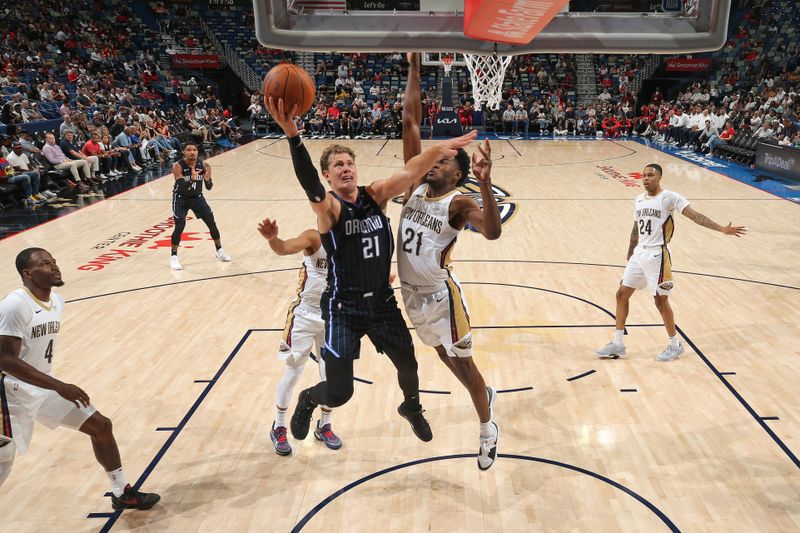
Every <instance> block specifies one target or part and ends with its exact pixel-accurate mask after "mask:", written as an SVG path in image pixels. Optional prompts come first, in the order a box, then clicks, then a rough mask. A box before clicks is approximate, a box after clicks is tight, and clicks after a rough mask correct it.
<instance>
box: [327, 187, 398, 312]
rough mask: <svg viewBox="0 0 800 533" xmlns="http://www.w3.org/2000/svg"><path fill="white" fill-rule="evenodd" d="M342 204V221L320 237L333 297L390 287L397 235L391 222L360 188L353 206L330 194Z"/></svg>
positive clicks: (365, 190) (362, 188)
mask: <svg viewBox="0 0 800 533" xmlns="http://www.w3.org/2000/svg"><path fill="white" fill-rule="evenodd" d="M331 194H332V195H333V197H334V198H336V199H337V200H338V201H339V202H340V203H341V204H342V210H341V213H340V214H339V220H338V221H337V222H336V225H335V226H334V227H332V228H331V230H330V231H329V232H328V233H323V234H321V237H322V245H323V246H324V247H325V251H326V252H327V254H328V287H329V289H330V296H331V297H332V298H337V297H342V296H347V295H348V294H363V293H366V292H372V291H376V290H387V289H388V288H389V270H390V268H391V262H392V255H393V254H394V236H393V235H392V228H391V225H390V223H389V219H388V218H387V217H386V215H385V214H384V213H383V211H382V210H381V208H380V206H378V204H377V203H375V200H373V199H372V197H371V196H370V195H369V193H368V192H367V189H366V187H363V186H361V187H359V188H358V197H357V198H356V201H355V202H354V203H350V202H348V201H346V200H344V199H342V198H340V197H339V196H338V195H336V193H331Z"/></svg>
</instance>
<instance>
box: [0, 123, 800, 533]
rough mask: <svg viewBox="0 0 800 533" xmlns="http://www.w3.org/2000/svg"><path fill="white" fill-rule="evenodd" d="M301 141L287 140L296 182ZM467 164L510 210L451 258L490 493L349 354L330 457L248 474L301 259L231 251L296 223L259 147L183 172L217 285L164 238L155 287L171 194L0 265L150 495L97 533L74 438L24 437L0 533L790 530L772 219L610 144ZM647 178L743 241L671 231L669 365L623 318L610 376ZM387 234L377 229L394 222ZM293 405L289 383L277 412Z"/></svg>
mask: <svg viewBox="0 0 800 533" xmlns="http://www.w3.org/2000/svg"><path fill="white" fill-rule="evenodd" d="M328 142H329V141H321V140H320V141H308V145H309V149H310V151H311V156H312V158H313V159H317V158H318V156H319V154H320V153H321V151H322V149H323V148H324V146H325V145H326V144H328ZM429 142H430V141H424V143H423V147H424V145H425V144H427V143H429ZM346 144H348V145H350V146H352V147H353V148H354V149H355V150H356V152H357V162H358V165H359V173H360V182H361V183H369V182H370V181H371V180H372V179H375V178H378V177H385V176H389V175H390V174H391V173H392V172H393V171H395V170H396V169H398V168H399V167H400V166H401V164H402V163H401V159H402V145H401V142H400V141H377V140H375V141H360V142H346ZM492 149H493V154H494V159H495V163H494V172H493V183H494V185H495V187H496V195H497V196H498V198H500V199H501V200H502V201H501V205H506V206H509V207H504V208H503V214H504V219H505V220H504V223H503V235H502V236H501V238H500V239H499V240H497V241H493V242H489V241H486V240H484V239H483V238H481V237H480V236H477V235H475V234H470V233H468V232H464V233H463V234H462V236H461V239H460V240H459V243H458V244H457V246H456V248H455V252H454V253H453V257H454V259H455V261H454V270H455V272H456V273H457V274H458V276H459V277H460V278H461V280H462V281H463V282H464V285H465V292H466V296H467V298H468V301H469V303H470V308H471V312H472V324H473V328H474V340H475V353H476V361H477V363H478V365H479V367H480V368H481V370H482V372H483V373H484V376H485V377H486V380H487V383H490V384H492V385H493V386H494V387H496V388H497V389H498V390H500V391H502V393H501V394H500V395H499V397H498V400H497V402H496V403H495V417H496V419H497V420H498V423H499V425H500V427H501V431H502V434H501V439H500V443H499V453H500V454H501V456H500V458H499V459H498V460H497V462H496V463H495V465H494V466H493V467H492V468H491V469H490V470H489V471H486V472H480V471H479V470H478V468H477V466H476V464H475V452H476V449H477V435H476V433H477V423H476V420H475V418H476V416H475V414H474V410H473V407H472V405H471V403H470V401H469V397H468V395H467V393H466V391H464V390H463V388H462V387H461V386H460V384H459V383H458V382H457V381H456V380H455V378H454V377H453V376H452V375H451V374H450V372H449V371H448V370H447V369H446V368H445V367H444V365H442V364H441V362H440V361H439V360H438V357H436V356H435V354H434V353H433V351H432V350H431V349H429V348H426V347H424V346H422V345H421V344H420V343H418V342H417V341H416V339H415V342H417V348H418V352H417V358H418V360H419V363H420V382H421V387H422V389H424V390H425V391H426V393H425V394H423V397H422V403H423V406H424V407H425V409H426V416H427V417H428V419H429V421H430V422H431V427H432V429H433V433H434V439H433V441H432V442H430V443H422V442H421V441H419V440H418V439H417V438H416V437H414V436H413V434H412V433H411V430H410V428H409V426H408V423H407V422H406V421H405V420H403V419H401V418H400V417H399V416H398V415H397V413H396V407H397V405H398V404H399V403H400V401H401V399H402V398H401V394H400V391H399V389H398V387H397V385H396V381H395V378H394V370H393V368H392V367H391V365H390V364H389V363H388V361H385V360H384V358H383V356H380V355H377V354H375V352H374V349H373V348H372V345H371V344H370V343H369V342H365V343H364V345H363V350H362V357H361V360H360V361H358V362H357V363H356V376H357V378H358V380H357V383H356V392H355V395H354V398H353V400H352V401H350V402H349V403H347V404H346V405H345V406H343V407H342V408H339V409H336V410H335V412H334V415H333V424H334V428H335V429H336V431H337V433H338V434H339V435H340V436H341V437H342V439H343V440H344V443H345V444H344V447H343V448H342V449H341V450H339V451H331V450H328V449H327V448H325V447H324V446H323V445H322V443H320V442H317V441H315V440H314V439H313V437H311V436H309V437H308V438H307V439H306V440H305V441H294V440H292V446H293V448H294V453H293V455H291V456H289V457H279V456H277V455H276V454H275V453H274V452H273V450H272V444H271V442H270V439H269V434H268V432H269V428H270V425H271V422H272V417H273V411H274V408H273V404H274V391H275V387H276V384H277V381H278V379H279V378H280V375H281V373H282V369H283V363H282V362H280V361H279V360H278V359H277V357H276V354H277V349H278V343H279V338H280V333H281V331H282V329H283V326H284V319H285V313H286V309H287V307H288V304H289V302H290V301H291V299H292V298H293V297H294V291H295V286H296V277H297V270H298V268H299V266H300V262H301V258H300V256H297V257H285V258H280V257H277V256H275V255H274V254H272V253H271V251H269V249H268V247H267V244H266V241H264V240H263V238H262V237H261V236H260V235H259V233H258V232H257V231H256V225H257V223H258V221H259V220H261V219H262V218H264V217H271V218H276V219H277V220H278V224H279V227H280V234H281V235H282V236H283V237H289V236H293V235H296V234H298V233H299V232H300V231H302V230H303V229H306V228H309V227H312V224H313V218H312V215H311V210H310V209H309V208H308V206H307V200H306V199H305V196H304V194H303V193H302V191H301V190H300V187H299V186H298V184H297V183H296V181H295V179H294V177H293V172H292V166H291V161H290V159H289V151H288V145H287V143H286V141H285V140H278V139H273V140H260V141H255V142H252V143H250V144H248V145H246V146H243V147H241V148H239V149H236V150H233V151H230V152H227V153H224V154H222V155H219V156H216V157H214V158H212V159H210V160H209V163H210V164H211V165H212V167H213V169H214V176H215V178H214V179H215V187H214V190H213V191H211V192H209V193H208V200H209V203H210V205H211V206H212V208H213V209H214V212H215V216H216V218H217V221H218V224H219V227H220V230H221V232H222V240H223V243H224V245H225V248H226V250H228V252H229V253H230V255H231V256H232V257H233V262H232V263H227V264H223V263H219V262H217V261H216V260H215V259H214V257H213V251H214V247H213V243H212V242H211V241H210V240H209V236H208V234H207V233H205V232H204V230H205V229H206V228H205V227H204V226H203V225H202V223H201V222H200V221H196V220H191V221H189V223H188V224H187V228H186V235H185V236H184V242H183V247H182V249H181V259H182V262H183V266H184V270H183V271H180V272H174V271H171V270H170V269H169V266H168V258H169V251H168V250H169V247H168V243H169V235H170V233H171V229H170V227H169V222H168V221H167V219H168V217H169V215H170V190H171V187H172V179H171V178H170V177H165V178H163V179H161V180H157V181H154V182H152V183H148V184H146V185H143V186H141V187H139V188H137V189H134V190H131V191H128V192H126V193H123V194H120V195H118V196H115V197H113V198H110V199H108V200H105V201H103V202H100V203H97V204H95V205H92V206H89V207H87V208H84V209H82V210H80V211H77V212H75V213H74V214H72V215H69V216H66V217H64V218H62V219H59V220H56V221H54V222H51V223H48V224H45V225H43V226H40V227H37V228H34V229H32V230H29V231H27V232H24V233H22V234H19V235H16V236H14V237H11V238H9V239H6V240H3V241H0V250H2V254H3V257H5V258H6V261H5V262H4V263H5V264H3V265H0V279H2V285H3V287H5V290H6V292H8V291H10V290H12V289H13V288H16V287H17V286H18V285H19V278H18V276H17V274H16V271H15V270H14V267H13V264H12V263H13V262H12V258H13V257H14V255H15V254H16V253H17V252H18V251H19V250H21V249H23V248H25V247H28V246H42V247H45V248H47V249H48V250H49V251H51V252H52V253H53V255H54V257H55V258H56V259H57V260H58V262H59V265H60V267H61V270H62V272H63V276H64V279H65V281H66V285H65V286H64V287H63V288H62V290H61V293H62V294H63V295H64V296H65V297H66V299H67V300H68V302H69V305H68V306H67V311H66V313H65V315H64V324H63V328H62V330H61V334H60V340H59V346H58V348H57V350H56V361H54V364H55V369H56V370H55V372H56V375H58V376H59V377H60V378H61V379H63V380H65V381H68V382H73V383H76V384H79V385H80V386H81V387H82V388H84V390H86V391H87V392H88V393H89V395H90V396H91V398H92V402H93V403H94V404H95V405H96V406H97V407H98V408H99V409H100V411H101V412H102V413H104V414H105V415H107V416H109V417H110V418H112V419H113V421H114V423H115V428H114V431H115V434H116V436H117V439H118V442H119V444H120V449H121V452H122V456H123V461H124V465H125V468H126V471H127V472H128V475H129V477H130V478H132V481H133V480H137V481H138V483H139V484H140V485H141V486H142V488H143V490H152V491H156V492H159V493H160V494H161V495H162V502H161V503H160V504H159V505H157V506H156V507H155V508H154V509H152V510H151V511H149V512H131V511H127V512H125V513H122V514H119V513H112V512H111V505H110V501H109V498H108V496H107V495H105V493H106V491H107V480H106V478H105V476H104V474H103V473H102V471H101V469H100V468H99V467H98V466H97V464H96V462H95V460H94V457H93V456H92V452H91V447H90V444H89V441H88V439H87V438H86V437H85V436H84V435H80V434H77V433H73V432H70V431H68V430H63V429H62V430H56V431H53V432H51V431H48V430H47V429H46V428H44V427H41V426H40V427H38V428H37V430H36V434H35V436H34V439H33V445H32V448H31V450H30V451H29V452H28V453H27V454H26V455H24V456H19V457H18V458H17V461H16V463H15V465H14V470H13V472H12V474H11V478H10V479H9V480H8V482H7V483H6V489H7V490H6V493H7V496H8V497H4V498H2V500H0V514H2V516H3V517H4V518H3V529H4V530H7V531H14V532H20V533H21V532H33V531H41V530H44V529H51V530H56V531H98V530H109V529H111V530H114V531H127V530H147V531H215V530H216V531H243V530H253V531H290V530H294V531H300V530H302V531H342V532H344V531H347V532H354V531H358V532H361V531H364V532H367V531H379V530H384V531H427V530H430V531H470V532H472V531H475V532H483V531H509V532H510V531H543V530H548V531H575V530H599V529H603V530H607V531H631V530H639V531H660V530H683V531H756V530H761V531H791V530H796V529H798V528H800V504H799V503H798V502H800V463H799V462H798V459H797V453H798V449H799V448H800V437H799V436H800V419H799V418H798V412H800V409H798V408H799V407H800V401H798V399H797V398H798V397H797V394H796V386H797V376H798V374H800V364H798V360H799V359H798V355H800V352H799V351H798V348H797V346H798V343H797V324H798V322H800V307H798V305H797V298H798V291H800V278H798V273H797V270H796V265H798V264H800V254H799V253H798V250H800V237H798V233H797V231H796V228H797V227H798V225H800V211H798V206H796V205H793V204H792V203H791V202H788V201H785V200H782V199H779V198H776V197H773V196H771V195H768V194H766V193H764V192H761V191H759V190H757V189H754V188H751V187H749V186H747V185H744V184H741V183H739V182H737V181H734V180H731V179H729V178H727V177H725V176H723V175H721V174H717V173H715V172H712V171H709V170H707V169H704V168H702V167H699V166H696V165H693V164H691V163H688V162H685V161H681V160H679V159H677V158H675V157H672V156H669V155H666V154H664V153H662V152H660V151H656V150H654V149H651V148H648V147H646V146H643V145H641V144H639V143H636V142H614V141H605V140H591V141H577V140H575V141H533V142H514V141H493V143H492ZM652 162H655V163H658V164H660V165H662V166H663V167H664V179H663V182H662V185H663V186H664V187H665V188H668V189H672V190H675V191H678V192H680V193H681V194H683V195H684V196H686V197H687V198H688V199H690V200H691V201H692V205H693V207H695V209H697V210H699V211H701V212H702V213H704V214H707V215H708V216H710V217H711V218H712V219H714V220H717V221H719V222H721V223H727V222H728V221H733V222H734V223H735V224H743V225H746V226H747V227H748V234H747V235H746V237H744V238H742V239H736V238H733V237H726V236H724V235H721V234H719V233H715V232H711V231H709V230H706V229H704V228H701V227H700V226H697V225H695V224H694V223H692V222H691V221H690V220H688V219H686V218H685V217H681V216H678V218H677V221H676V222H677V223H676V236H675V238H674V239H673V244H672V254H673V263H674V268H675V269H676V273H675V282H676V289H675V292H674V294H673V298H671V300H672V305H673V307H674V309H675V313H676V321H677V324H678V327H679V331H680V334H681V336H682V339H683V342H684V343H685V344H686V345H687V350H686V353H685V354H684V355H683V356H681V357H680V359H678V360H677V361H674V362H671V363H658V362H656V361H655V360H654V358H655V356H656V355H657V354H658V353H659V352H660V351H661V349H663V347H664V345H665V344H666V335H665V333H664V330H663V327H662V326H661V325H660V318H659V315H658V313H657V311H656V309H655V307H654V306H653V304H652V300H651V298H650V297H649V296H647V295H645V294H642V293H637V295H635V296H634V298H633V301H632V304H631V315H630V317H629V321H628V322H629V328H628V333H629V336H628V337H627V340H626V344H627V346H628V355H627V356H626V357H625V358H623V359H620V360H617V361H607V360H599V359H596V358H595V357H594V355H593V353H592V352H593V350H594V349H597V348H599V347H600V346H602V345H604V344H605V343H606V342H608V340H609V338H610V336H611V333H612V330H613V323H614V321H613V311H614V292H615V290H616V287H617V284H618V283H619V279H620V276H621V273H622V268H623V266H624V262H625V251H626V249H627V245H628V236H629V234H630V226H631V218H632V200H633V198H634V197H635V196H636V195H637V194H639V193H641V192H642V191H643V188H642V187H641V184H640V180H638V179H637V175H636V173H638V172H641V171H642V169H643V167H644V166H645V165H646V164H648V163H652ZM399 213H400V206H399V205H397V204H391V205H390V207H389V215H390V216H391V218H392V219H393V221H396V220H397V218H398V216H399ZM125 243H128V244H125ZM137 243H138V244H139V246H135V245H136V244H137ZM309 366H313V364H311V365H309ZM316 379H317V378H316V370H315V369H313V368H310V369H306V373H305V374H304V376H303V380H302V381H301V383H300V386H301V387H304V386H309V385H310V384H312V383H314V382H315V381H316ZM298 390H299V389H298Z"/></svg>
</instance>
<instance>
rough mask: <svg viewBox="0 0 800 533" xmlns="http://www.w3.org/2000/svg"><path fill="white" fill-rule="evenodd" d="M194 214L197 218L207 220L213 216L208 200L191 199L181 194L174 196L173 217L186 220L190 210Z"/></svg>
mask: <svg viewBox="0 0 800 533" xmlns="http://www.w3.org/2000/svg"><path fill="white" fill-rule="evenodd" d="M190 209H191V210H192V212H194V216H196V217H197V218H206V217H208V216H210V215H212V214H213V212H212V211H211V206H210V205H208V202H206V199H205V198H204V197H202V196H197V197H191V196H181V195H180V194H173V195H172V216H173V217H174V218H176V219H179V218H186V215H187V214H188V213H189V210H190Z"/></svg>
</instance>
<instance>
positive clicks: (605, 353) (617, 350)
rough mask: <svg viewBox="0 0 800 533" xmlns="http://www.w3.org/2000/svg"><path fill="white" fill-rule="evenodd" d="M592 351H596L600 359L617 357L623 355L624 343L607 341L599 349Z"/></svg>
mask: <svg viewBox="0 0 800 533" xmlns="http://www.w3.org/2000/svg"><path fill="white" fill-rule="evenodd" d="M594 353H596V354H597V356H598V357H599V358H600V359H619V358H620V357H622V356H623V355H625V345H624V344H614V343H613V342H609V343H608V344H606V345H605V346H603V347H602V348H600V349H599V350H595V351H594Z"/></svg>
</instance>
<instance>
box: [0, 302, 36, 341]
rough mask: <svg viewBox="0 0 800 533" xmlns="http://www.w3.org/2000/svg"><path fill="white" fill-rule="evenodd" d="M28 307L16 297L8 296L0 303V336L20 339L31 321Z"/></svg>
mask: <svg viewBox="0 0 800 533" xmlns="http://www.w3.org/2000/svg"><path fill="white" fill-rule="evenodd" d="M30 314H31V310H30V308H29V307H27V306H26V305H25V302H23V301H22V299H21V298H19V297H18V296H16V295H9V296H8V297H7V298H6V299H5V300H3V301H2V302H0V335H5V336H7V337H17V338H20V339H21V338H22V336H23V334H24V333H25V329H26V328H27V324H28V323H29V322H30V321H31V317H30V316H28V315H30Z"/></svg>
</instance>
